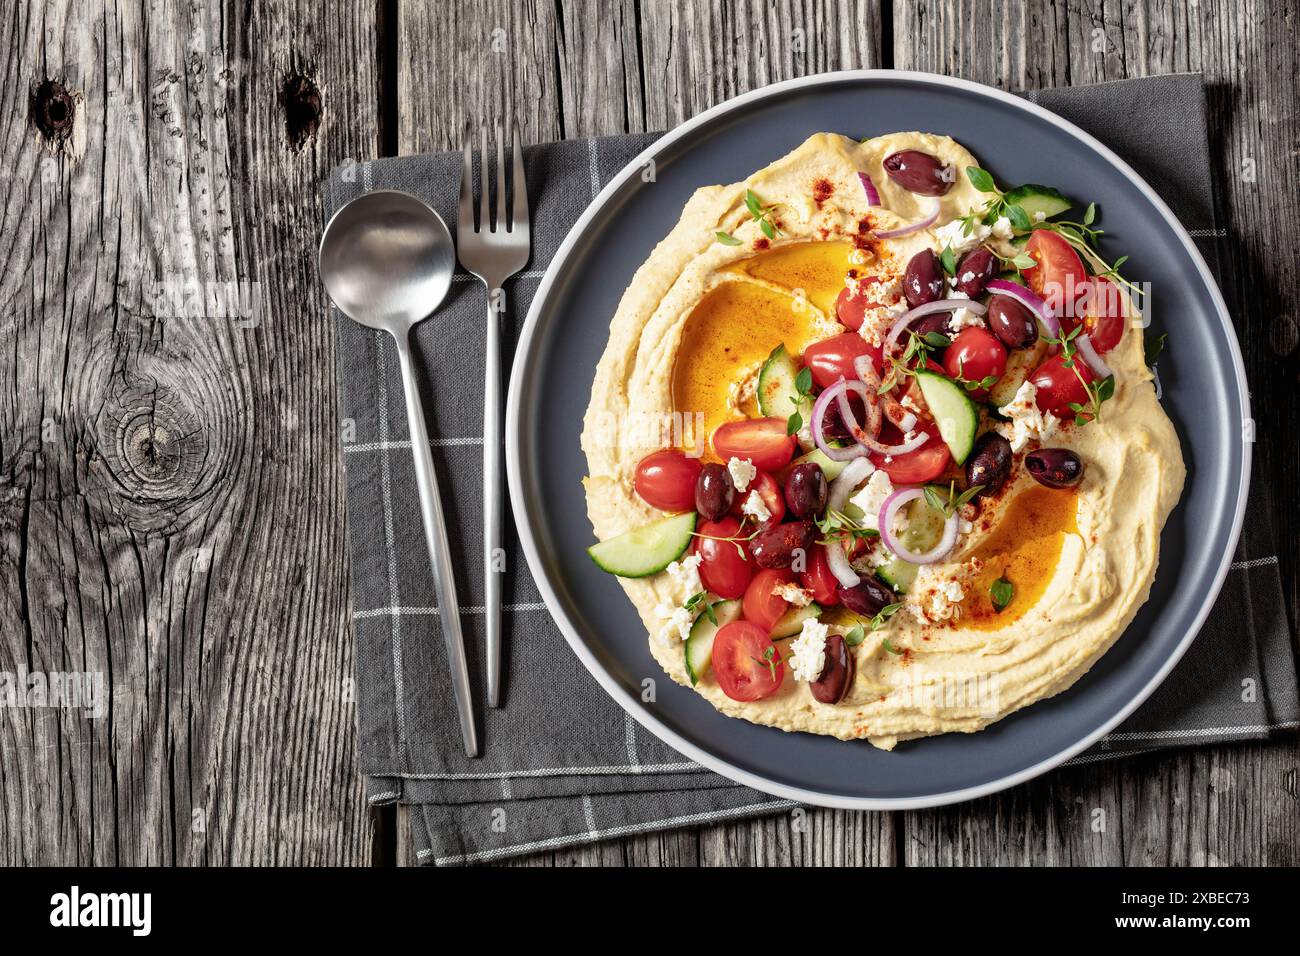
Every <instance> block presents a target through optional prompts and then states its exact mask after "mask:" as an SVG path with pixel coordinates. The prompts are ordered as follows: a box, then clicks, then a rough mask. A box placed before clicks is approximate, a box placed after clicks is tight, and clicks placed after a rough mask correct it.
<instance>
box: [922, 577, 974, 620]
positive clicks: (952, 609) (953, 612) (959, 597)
mask: <svg viewBox="0 0 1300 956" xmlns="http://www.w3.org/2000/svg"><path fill="white" fill-rule="evenodd" d="M965 599H966V592H965V590H963V589H962V586H961V585H960V584H958V583H957V582H956V581H942V582H940V583H939V584H937V585H935V588H934V590H933V591H931V592H930V601H929V604H928V605H927V606H926V608H925V614H926V617H928V618H929V619H930V620H932V621H947V620H950V619H951V618H954V617H960V616H961V608H960V607H959V606H958V605H960V604H961V602H962V601H964V600H965Z"/></svg>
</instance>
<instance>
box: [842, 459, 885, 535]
mask: <svg viewBox="0 0 1300 956" xmlns="http://www.w3.org/2000/svg"><path fill="white" fill-rule="evenodd" d="M893 493H894V483H893V482H892V481H890V480H889V476H888V475H887V474H885V473H884V472H883V471H873V472H872V473H871V477H870V478H869V479H868V480H867V483H866V484H865V485H863V486H862V487H861V488H859V489H858V490H857V492H856V493H855V494H854V495H853V497H851V498H850V499H849V501H850V502H852V503H853V504H854V505H856V506H857V507H859V508H861V509H862V512H863V515H862V527H864V528H875V529H876V530H877V531H878V530H880V527H879V524H880V521H879V519H880V508H881V506H882V505H883V504H884V503H885V499H886V498H888V497H889V496H890V495H892V494H893Z"/></svg>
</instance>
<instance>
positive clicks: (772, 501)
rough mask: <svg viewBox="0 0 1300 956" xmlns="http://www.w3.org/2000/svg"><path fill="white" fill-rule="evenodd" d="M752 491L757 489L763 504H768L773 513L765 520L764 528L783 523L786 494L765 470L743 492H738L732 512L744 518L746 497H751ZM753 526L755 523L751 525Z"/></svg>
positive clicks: (733, 501)
mask: <svg viewBox="0 0 1300 956" xmlns="http://www.w3.org/2000/svg"><path fill="white" fill-rule="evenodd" d="M751 491H757V492H758V496H759V497H760V498H762V499H763V504H765V505H767V510H768V511H770V512H771V513H772V517H770V518H768V519H767V520H766V521H764V522H763V527H764V528H770V527H772V526H773V525H778V524H780V523H781V519H782V518H784V517H785V495H783V494H782V493H781V485H780V483H779V482H778V481H777V480H776V479H775V478H773V477H772V476H771V475H769V474H768V473H767V472H765V471H760V472H759V473H758V474H757V475H755V476H754V480H753V481H751V482H750V483H749V486H748V487H747V488H746V489H745V490H744V491H743V492H742V491H738V492H736V497H735V498H734V499H733V500H732V502H731V514H732V515H734V516H735V517H737V518H743V517H744V515H745V499H746V498H748V497H749V493H750V492H751ZM750 528H753V525H752V524H751V525H750Z"/></svg>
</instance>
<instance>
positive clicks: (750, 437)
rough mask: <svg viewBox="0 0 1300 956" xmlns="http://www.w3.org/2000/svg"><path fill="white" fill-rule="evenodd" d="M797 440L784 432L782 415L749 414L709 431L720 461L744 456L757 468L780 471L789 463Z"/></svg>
mask: <svg viewBox="0 0 1300 956" xmlns="http://www.w3.org/2000/svg"><path fill="white" fill-rule="evenodd" d="M797 444H798V440H797V439H796V438H795V437H794V436H793V435H787V434H786V433H785V419H784V418H750V419H746V420H745V421H743V422H727V423H726V424H724V425H719V426H718V428H717V431H715V432H714V433H713V450H714V451H715V452H716V453H717V455H718V457H719V458H721V459H722V460H723V461H724V462H725V461H727V460H729V459H731V458H748V459H749V460H750V461H751V462H753V464H754V467H755V468H757V469H758V470H759V471H780V470H781V469H782V468H784V467H785V466H786V465H788V464H790V459H791V458H793V457H794V449H795V446H796V445H797Z"/></svg>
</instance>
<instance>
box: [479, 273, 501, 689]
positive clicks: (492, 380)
mask: <svg viewBox="0 0 1300 956" xmlns="http://www.w3.org/2000/svg"><path fill="white" fill-rule="evenodd" d="M484 284H485V285H486V283H484ZM492 292H493V290H492V288H491V287H489V288H488V306H487V323H486V328H487V336H486V343H485V347H484V358H485V361H486V368H487V370H486V372H485V373H484V376H483V583H484V616H485V618H486V621H485V623H486V632H487V655H486V656H487V686H488V691H487V702H488V706H489V707H500V706H501V579H502V577H503V576H504V573H505V555H504V554H503V553H502V552H501V509H502V507H503V505H502V495H501V472H502V467H503V466H502V463H501V451H502V449H501V444H502V434H501V314H500V313H499V312H496V311H494V309H493V307H492V303H493V295H492ZM501 301H504V300H501Z"/></svg>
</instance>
